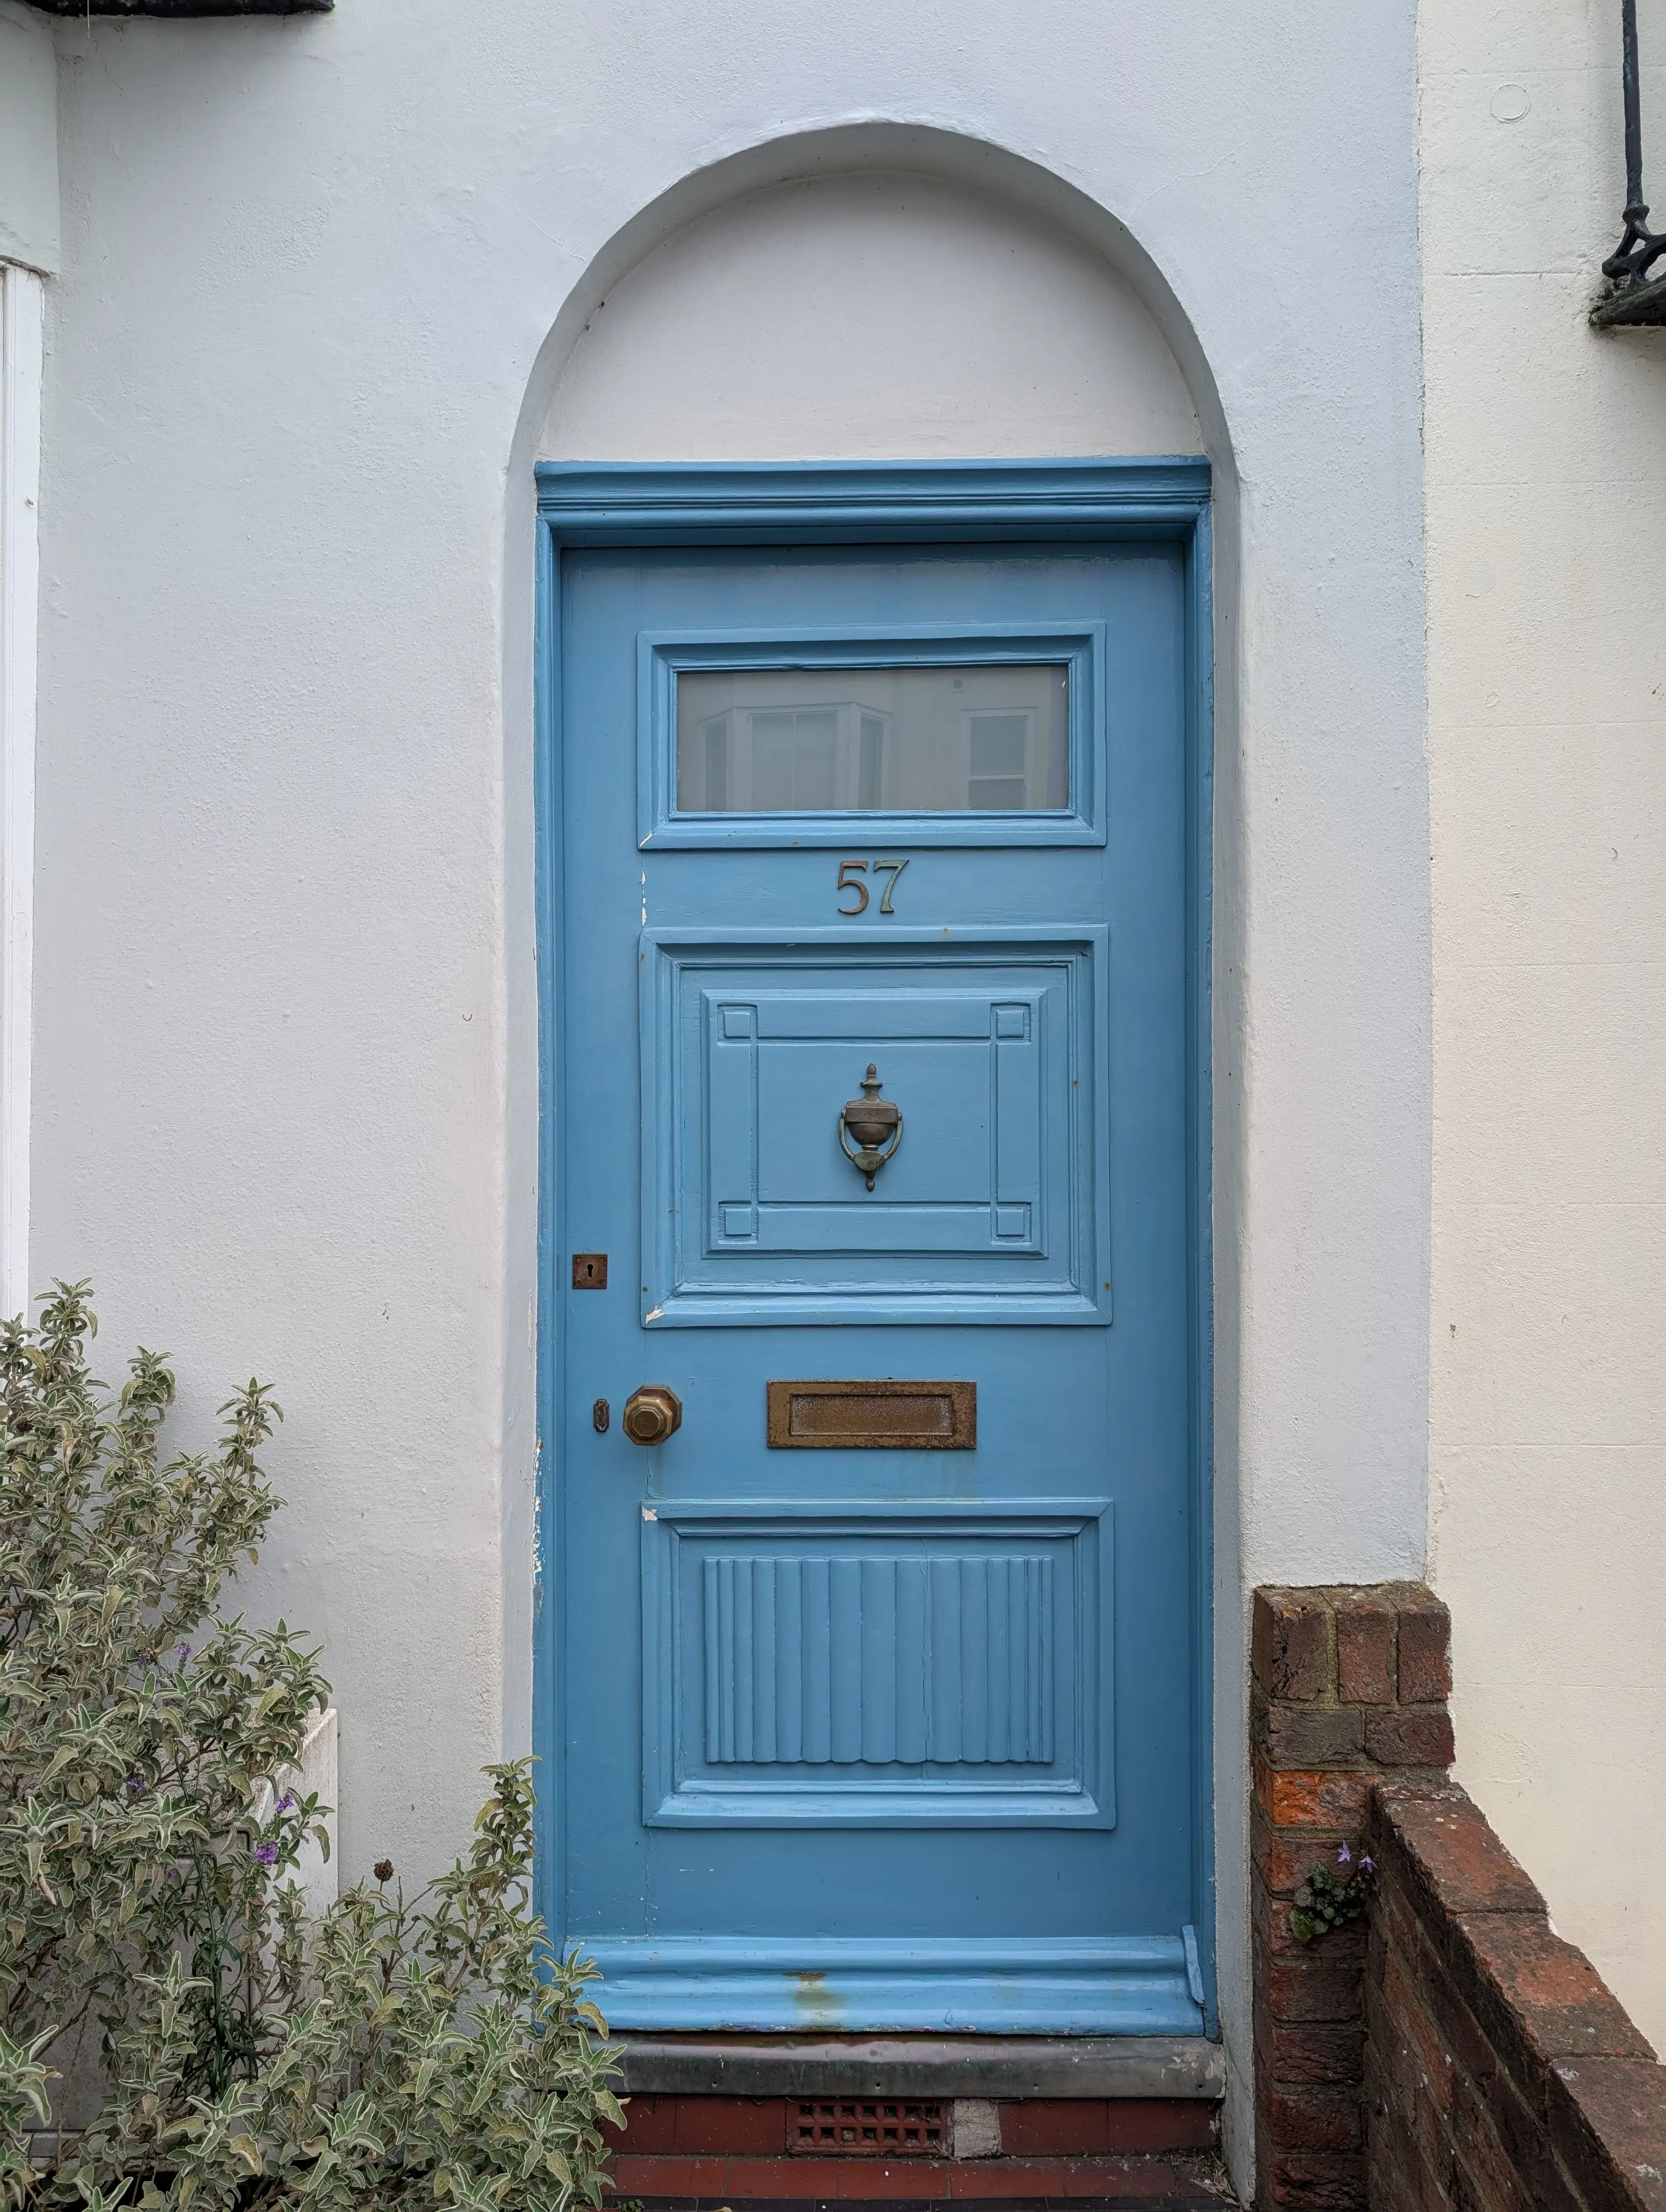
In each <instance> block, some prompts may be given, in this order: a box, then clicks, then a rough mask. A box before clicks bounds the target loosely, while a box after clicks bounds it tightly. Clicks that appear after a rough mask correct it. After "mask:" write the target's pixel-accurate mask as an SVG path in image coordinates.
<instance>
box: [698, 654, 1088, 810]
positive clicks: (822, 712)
mask: <svg viewBox="0 0 1666 2212" xmlns="http://www.w3.org/2000/svg"><path fill="white" fill-rule="evenodd" d="M1069 804H1070V683H1069V669H1068V667H1067V665H1066V664H1065V663H1063V662H1061V661H1031V662H1025V663H1015V664H1012V665H1008V666H1005V667H985V668H980V667H974V666H966V667H938V668H823V669H814V668H790V669H764V668H722V669H684V670H683V671H681V673H680V674H679V675H678V678H677V806H678V812H679V813H682V814H807V813H818V814H824V813H875V814H879V813H884V814H899V813H900V814H944V813H955V812H965V811H973V812H977V813H985V814H1018V813H1029V812H1035V811H1039V810H1062V809H1063V808H1066V807H1067V806H1068V805H1069Z"/></svg>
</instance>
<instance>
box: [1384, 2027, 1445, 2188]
mask: <svg viewBox="0 0 1666 2212" xmlns="http://www.w3.org/2000/svg"><path fill="white" fill-rule="evenodd" d="M1365 2049H1366V2052H1367V2059H1366V2080H1367V2082H1368V2084H1369V2087H1370V2088H1371V2093H1372V2094H1373V2096H1374V2097H1376V2098H1377V2100H1379V2101H1380V2102H1381V2103H1382V2105H1383V2106H1384V2108H1385V2110H1386V2112H1387V2113H1388V2115H1389V2119H1390V2120H1391V2122H1392V2124H1393V2126H1394V2128H1395V2130H1396V2131H1397V2132H1398V2134H1399V2136H1401V2137H1402V2139H1403V2140H1404V2141H1405V2142H1408V2143H1413V2144H1415V2145H1416V2147H1417V2149H1418V2153H1419V2154H1420V2157H1421V2159H1422V2160H1423V2161H1424V2163H1425V2164H1426V2166H1428V2168H1429V2170H1430V2172H1432V2173H1434V2174H1435V2175H1437V2176H1441V2175H1444V2173H1445V2172H1446V2170H1447V2167H1448V2166H1449V2165H1450V2143H1449V2134H1448V2127H1447V2102H1446V2100H1441V2101H1437V2100H1436V2099H1435V2098H1434V2097H1433V2096H1432V2095H1431V2094H1430V2082H1429V2076H1428V2073H1427V2069H1426V2067H1425V2066H1424V2064H1423V2062H1422V2058H1421V2056H1420V2053H1419V2051H1417V2050H1416V2049H1415V2048H1414V2045H1413V2044H1412V2043H1411V2042H1410V2041H1409V2039H1408V2038H1407V2036H1406V2035H1405V2033H1403V2032H1402V2022H1401V2021H1399V2020H1398V2019H1397V2018H1395V2016H1394V2015H1392V2014H1391V2013H1390V2012H1389V2008H1388V2007H1387V2006H1386V2005H1384V2004H1383V2001H1382V1998H1381V1996H1380V1993H1379V1992H1377V1990H1368V1991H1367V1992H1366V2001H1365Z"/></svg>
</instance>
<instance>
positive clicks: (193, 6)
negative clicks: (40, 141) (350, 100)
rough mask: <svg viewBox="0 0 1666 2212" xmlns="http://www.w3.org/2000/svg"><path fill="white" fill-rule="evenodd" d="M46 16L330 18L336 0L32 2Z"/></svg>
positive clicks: (101, 0) (102, 0)
mask: <svg viewBox="0 0 1666 2212" xmlns="http://www.w3.org/2000/svg"><path fill="white" fill-rule="evenodd" d="M29 4H30V6H31V7H33V8H38V9H40V12H41V14H42V15H81V16H87V15H167V16H173V17H174V18H176V19H183V18H184V17H186V16H192V17H198V16H205V15H328V14H329V13H330V11H331V9H332V8H333V7H334V6H335V4H336V0H29Z"/></svg>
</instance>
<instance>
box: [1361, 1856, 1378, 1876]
mask: <svg viewBox="0 0 1666 2212" xmlns="http://www.w3.org/2000/svg"><path fill="white" fill-rule="evenodd" d="M1359 1871H1360V1873H1361V1874H1375V1873H1376V1872H1377V1861H1376V1860H1375V1859H1361V1860H1360V1862H1359Z"/></svg>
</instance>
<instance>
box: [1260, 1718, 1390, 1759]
mask: <svg viewBox="0 0 1666 2212" xmlns="http://www.w3.org/2000/svg"><path fill="white" fill-rule="evenodd" d="M1262 1744H1263V1747H1264V1749H1265V1751H1266V1755H1267V1759H1268V1765H1272V1766H1349V1765H1355V1764H1357V1762H1358V1760H1359V1754H1360V1753H1361V1752H1362V1751H1363V1750H1364V1749H1365V1716H1364V1715H1363V1714H1362V1713H1360V1712H1359V1711H1357V1710H1356V1709H1355V1708H1354V1707H1353V1706H1351V1705H1269V1706H1268V1709H1267V1721H1266V1729H1265V1733H1264V1735H1263V1736H1262Z"/></svg>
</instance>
